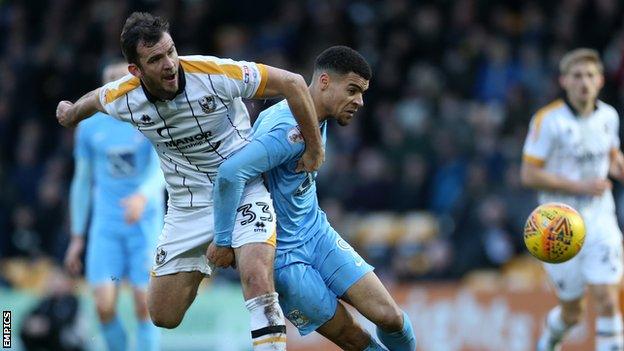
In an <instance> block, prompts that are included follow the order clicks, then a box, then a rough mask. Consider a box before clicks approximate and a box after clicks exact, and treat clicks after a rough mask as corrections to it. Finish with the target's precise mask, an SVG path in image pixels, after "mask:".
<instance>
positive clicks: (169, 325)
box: [150, 311, 182, 329]
mask: <svg viewBox="0 0 624 351" xmlns="http://www.w3.org/2000/svg"><path fill="white" fill-rule="evenodd" d="M150 318H151V319H152V323H153V324H154V325H155V326H157V327H159V328H166V329H174V328H176V327H177V326H179V325H180V323H182V317H181V316H175V315H173V314H166V313H159V312H156V313H152V311H150Z"/></svg>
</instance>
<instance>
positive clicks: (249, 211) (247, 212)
mask: <svg viewBox="0 0 624 351" xmlns="http://www.w3.org/2000/svg"><path fill="white" fill-rule="evenodd" d="M236 212H237V213H236V224H235V227H234V233H233V238H232V239H233V240H234V241H239V240H236V237H237V236H239V238H240V240H241V241H240V244H241V245H244V244H247V243H253V242H267V243H269V244H271V245H273V246H275V240H276V238H275V220H274V218H275V212H274V210H273V206H272V204H271V202H265V201H253V202H249V203H245V204H243V205H241V206H240V207H238V209H236ZM236 234H238V235H236ZM232 247H238V245H236V244H235V243H234V242H233V243H232Z"/></svg>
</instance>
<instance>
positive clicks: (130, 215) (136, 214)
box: [121, 148, 165, 224]
mask: <svg viewBox="0 0 624 351" xmlns="http://www.w3.org/2000/svg"><path fill="white" fill-rule="evenodd" d="M159 165H160V164H159V161H158V155H156V152H155V151H154V150H153V149H151V148H150V159H149V163H148V165H147V168H146V170H145V172H146V173H147V177H146V178H145V180H144V181H143V182H142V183H141V184H140V185H139V187H138V189H137V191H136V192H134V193H133V194H131V195H130V196H127V197H125V198H123V199H121V205H122V206H123V207H124V208H125V213H124V217H125V220H126V222H127V223H128V224H132V223H135V222H136V221H138V220H139V219H141V216H143V211H144V210H145V206H146V205H147V203H148V201H150V200H151V199H152V198H154V197H155V196H156V195H157V194H162V192H163V191H164V189H165V178H164V176H163V173H162V171H161V170H160V167H159Z"/></svg>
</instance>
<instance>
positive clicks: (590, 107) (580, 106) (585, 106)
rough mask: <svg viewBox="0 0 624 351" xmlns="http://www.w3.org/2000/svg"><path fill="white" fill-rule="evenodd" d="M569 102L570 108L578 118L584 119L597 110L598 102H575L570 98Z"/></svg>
mask: <svg viewBox="0 0 624 351" xmlns="http://www.w3.org/2000/svg"><path fill="white" fill-rule="evenodd" d="M567 101H568V103H569V104H570V106H571V107H573V109H574V113H575V114H576V115H577V116H582V117H585V116H589V115H591V114H592V112H594V110H595V109H596V100H587V101H581V100H573V99H570V97H569V96H568V98H567Z"/></svg>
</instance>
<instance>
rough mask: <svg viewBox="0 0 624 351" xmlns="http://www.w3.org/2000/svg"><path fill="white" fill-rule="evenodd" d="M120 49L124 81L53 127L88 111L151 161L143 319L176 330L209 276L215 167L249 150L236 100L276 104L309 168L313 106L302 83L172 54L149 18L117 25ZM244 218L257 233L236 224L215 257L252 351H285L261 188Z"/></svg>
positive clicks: (319, 153) (267, 201) (163, 28)
mask: <svg viewBox="0 0 624 351" xmlns="http://www.w3.org/2000/svg"><path fill="white" fill-rule="evenodd" d="M121 47H122V52H123V54H124V56H125V57H126V60H127V61H128V70H129V71H130V73H131V75H128V76H126V77H124V78H121V79H119V80H117V81H115V82H112V83H109V84H106V85H105V86H103V87H100V88H97V89H95V90H93V91H92V92H90V93H88V94H86V95H84V96H83V97H81V98H80V99H79V100H78V101H76V103H74V104H72V103H71V102H69V101H61V102H60V103H59V105H58V107H57V119H58V121H59V123H60V124H61V125H63V126H74V125H76V124H77V123H78V122H80V121H81V120H83V119H85V118H87V117H89V116H90V115H91V114H93V113H94V112H96V111H102V112H107V113H108V114H110V115H111V116H114V117H116V118H118V119H120V120H122V121H126V122H130V123H132V124H133V125H135V126H136V127H137V128H138V129H139V130H140V131H141V132H142V133H143V134H144V135H145V136H146V137H147V138H148V139H149V140H150V141H151V142H152V144H153V146H154V147H155V148H156V151H157V152H158V154H159V156H160V161H161V162H160V163H161V168H162V170H163V172H164V174H165V179H166V181H167V191H168V193H169V202H168V204H169V206H168V210H167V215H166V216H165V226H164V228H163V232H162V234H161V236H160V237H159V244H158V247H157V249H156V255H155V264H154V268H153V270H152V278H151V279H150V283H149V288H148V309H149V312H150V316H151V318H152V321H153V322H154V323H155V324H156V325H158V326H161V327H165V328H175V327H176V326H178V325H179V324H180V322H181V321H182V318H183V317H184V314H185V312H186V310H187V309H188V307H189V306H190V305H191V303H192V302H193V300H194V299H195V296H196V294H197V288H198V286H199V283H200V282H201V280H202V279H203V278H204V276H205V275H208V274H211V272H212V269H211V267H210V266H209V264H208V262H207V260H206V255H205V254H206V249H207V248H208V243H209V242H210V241H211V240H212V238H213V233H214V231H213V229H214V225H213V213H212V212H213V207H212V186H213V182H214V179H215V177H216V173H217V167H218V166H219V165H220V164H221V163H222V162H223V161H224V160H225V159H227V158H228V157H229V156H230V155H232V154H233V153H234V152H236V151H238V150H239V149H241V148H242V147H243V146H245V145H246V144H247V143H249V140H250V139H249V138H250V136H251V135H250V133H251V125H250V121H249V114H248V112H247V109H246V108H245V105H244V103H243V101H242V99H243V98H254V99H264V98H268V97H276V96H284V97H285V98H286V100H287V101H288V103H289V104H290V106H291V107H292V109H293V111H295V112H294V114H295V116H296V119H297V122H298V123H299V125H300V126H301V130H302V134H303V137H304V138H305V140H306V142H307V144H306V150H305V152H304V153H303V155H301V158H300V160H299V164H298V167H300V169H302V170H306V171H310V172H311V171H314V170H316V169H317V168H318V167H319V166H320V165H321V163H322V162H323V159H324V150H323V147H322V142H321V136H320V132H319V128H318V121H317V119H316V115H315V111H314V105H313V103H312V98H311V97H310V93H309V92H308V89H307V86H306V84H305V81H304V79H303V77H301V76H300V75H298V74H294V73H291V72H288V71H284V70H281V69H278V68H274V67H270V66H267V65H262V64H256V63H253V62H244V61H233V60H230V59H221V58H217V57H213V56H180V57H178V53H177V51H176V47H175V45H174V41H173V39H172V38H171V35H170V34H169V24H168V23H167V22H166V21H165V20H164V19H162V18H160V17H156V16H153V15H151V14H149V13H138V12H135V13H133V14H132V15H130V17H129V18H128V19H127V20H126V22H125V24H124V28H123V30H122V33H121ZM242 201H243V203H251V204H253V206H252V207H250V208H248V209H247V210H246V212H245V213H244V214H240V216H241V217H240V218H241V219H242V218H244V217H243V216H244V215H248V214H249V213H253V214H254V215H255V216H259V217H261V218H263V220H262V225H263V226H264V228H265V231H256V230H255V229H256V227H255V226H254V224H255V222H254V223H241V222H242V221H239V222H238V223H239V225H238V226H236V228H235V229H234V233H233V235H232V236H231V237H228V240H221V241H219V245H220V247H219V251H220V252H221V253H223V254H224V255H226V256H228V257H229V258H230V259H231V258H232V255H235V257H236V264H237V267H238V270H239V273H240V276H241V282H242V287H243V296H244V298H245V305H246V307H247V309H248V310H249V311H250V314H251V316H250V319H251V321H250V324H251V335H252V339H253V340H252V342H253V349H254V350H255V351H258V350H284V349H285V348H286V333H285V331H286V326H285V320H284V315H283V313H282V310H281V308H280V306H279V304H278V298H277V297H278V295H277V293H276V292H275V287H274V282H273V260H274V255H275V230H274V228H275V220H274V218H275V216H274V211H273V205H272V202H271V197H270V195H269V193H268V191H267V189H266V187H265V186H264V184H263V183H262V181H261V180H258V181H256V182H253V183H250V184H248V185H247V187H246V189H245V194H244V196H243V200H242Z"/></svg>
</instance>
